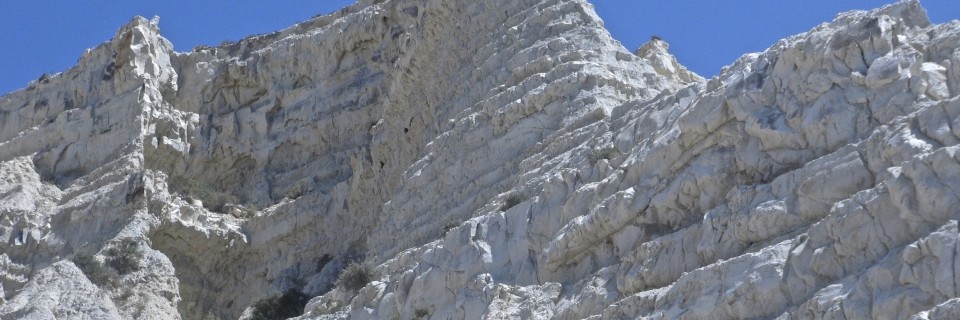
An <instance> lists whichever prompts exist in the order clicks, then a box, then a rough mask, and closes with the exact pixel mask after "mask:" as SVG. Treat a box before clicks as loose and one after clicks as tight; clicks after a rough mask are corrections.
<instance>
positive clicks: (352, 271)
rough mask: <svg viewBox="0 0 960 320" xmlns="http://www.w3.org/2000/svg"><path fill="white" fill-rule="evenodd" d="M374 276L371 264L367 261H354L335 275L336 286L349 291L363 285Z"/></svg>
mask: <svg viewBox="0 0 960 320" xmlns="http://www.w3.org/2000/svg"><path fill="white" fill-rule="evenodd" d="M374 277H375V274H374V270H373V266H371V265H370V264H368V263H364V262H359V261H354V262H352V263H350V264H349V265H347V267H346V268H344V269H343V271H342V272H340V276H338V277H337V282H336V286H337V287H340V288H343V289H345V290H347V291H350V292H356V291H357V290H360V289H362V288H363V287H365V286H366V285H367V284H368V283H370V281H373V278H374Z"/></svg>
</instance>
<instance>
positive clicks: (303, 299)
mask: <svg viewBox="0 0 960 320" xmlns="http://www.w3.org/2000/svg"><path fill="white" fill-rule="evenodd" d="M309 300H310V298H309V297H307V295H306V294H304V293H303V292H300V290H297V289H293V288H291V289H288V290H287V291H286V292H284V293H283V294H279V293H276V294H273V295H270V296H268V297H266V298H263V299H260V301H257V302H255V303H254V304H253V315H252V316H251V317H250V319H254V320H273V319H287V318H293V317H296V316H299V315H302V314H303V308H304V307H305V306H306V305H307V301H309Z"/></svg>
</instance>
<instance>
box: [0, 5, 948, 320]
mask: <svg viewBox="0 0 960 320" xmlns="http://www.w3.org/2000/svg"><path fill="white" fill-rule="evenodd" d="M667 48H668V45H667V44H666V43H665V42H663V41H661V40H652V41H651V42H649V43H647V44H645V45H643V46H642V47H641V48H639V49H637V50H636V52H635V53H630V52H629V51H627V50H626V49H625V48H623V47H622V46H621V45H620V44H619V43H618V42H616V41H615V40H613V39H612V38H611V37H610V35H609V34H608V33H607V32H606V31H605V30H604V29H603V24H602V21H601V20H600V19H599V18H598V17H597V16H596V14H595V13H594V11H593V8H592V7H591V5H590V4H588V3H587V2H585V1H583V0H549V1H532V0H483V1H475V0H469V1H468V0H450V1H448V0H444V1H439V0H386V1H374V0H362V1H360V2H359V3H357V4H355V5H353V6H350V7H348V8H345V9H343V10H341V11H339V12H337V13H334V14H331V15H328V16H322V17H317V18H314V19H311V20H310V21H306V22H303V23H301V24H298V25H296V26H293V27H291V28H289V29H286V30H283V31H279V32H276V33H273V34H268V35H261V36H254V37H250V38H247V39H244V40H242V41H240V42H238V43H235V44H229V45H224V46H221V47H217V48H209V47H201V48H196V49H195V50H194V51H193V52H188V53H181V52H175V51H173V46H172V44H170V43H169V42H168V41H167V40H165V39H164V38H162V37H161V36H160V32H159V29H158V21H157V20H154V21H147V20H145V19H142V18H137V19H134V20H133V21H132V22H130V23H129V24H128V25H126V26H124V27H122V28H120V29H119V30H118V31H117V34H116V36H115V37H114V39H112V40H110V41H108V42H106V43H103V44H101V45H99V46H97V47H96V48H93V49H91V50H89V51H88V52H87V53H86V54H84V56H83V57H81V59H80V61H79V63H78V65H77V66H76V67H74V68H72V69H70V70H67V71H65V72H63V73H60V74H57V75H54V76H51V77H44V78H41V79H38V81H36V82H32V83H31V84H30V85H29V86H28V88H26V89H24V90H21V91H17V92H14V93H11V94H9V95H7V96H4V97H0V234H2V235H3V239H4V241H2V242H0V290H2V293H3V294H2V296H0V299H2V300H0V318H4V319H6V318H26V319H48V318H96V319H110V318H136V319H171V318H173V319H176V318H182V319H215V318H237V317H239V316H241V315H242V314H243V315H247V316H248V315H250V314H251V313H250V311H249V309H248V307H249V306H250V305H251V304H253V303H254V302H255V301H257V300H258V299H260V298H262V297H265V296H268V295H270V294H272V293H274V292H282V291H284V290H287V289H290V288H296V289H299V290H301V291H303V292H304V293H306V294H308V295H310V296H316V298H313V299H312V300H311V301H310V302H309V303H308V304H307V306H306V310H305V314H304V315H303V316H302V318H304V319H341V318H355V319H389V318H400V319H407V318H414V317H417V316H424V317H429V318H432V319H448V318H453V319H460V318H465V319H480V318H483V319H504V318H516V319H547V318H551V319H552V318H556V319H582V318H595V319H622V318H686V319H717V318H780V319H795V318H798V319H799V318H803V319H806V318H839V317H845V318H911V317H913V318H916V319H942V318H952V317H960V303H958V301H960V292H958V289H957V288H958V285H960V281H958V280H956V279H957V277H956V275H957V273H958V272H960V270H958V267H957V263H956V259H958V258H957V256H958V255H957V252H958V250H960V247H958V245H957V239H958V236H960V235H958V222H957V220H958V211H957V209H956V208H958V207H960V131H957V129H954V128H960V99H958V98H957V96H958V93H960V22H958V21H954V22H950V23H946V24H942V25H932V24H931V23H930V22H929V21H928V19H927V17H926V13H925V12H924V11H923V9H922V8H921V7H920V6H919V3H918V2H916V1H903V2H899V3H896V4H894V5H890V6H886V7H883V8H880V9H877V10H873V11H870V12H849V13H844V14H841V15H839V16H838V17H837V18H836V19H835V20H834V21H833V22H830V23H825V24H822V25H820V26H817V27H816V28H814V29H812V30H811V31H809V32H807V33H805V34H801V35H797V36H794V37H790V38H788V39H784V40H782V41H780V42H778V43H776V44H775V45H774V46H773V47H771V48H770V49H768V50H766V51H764V52H762V53H754V54H748V55H745V56H743V57H742V58H740V59H739V60H737V61H736V62H734V63H733V64H732V65H730V66H728V67H726V68H724V69H723V70H722V71H721V73H720V75H718V76H717V77H715V78H713V79H710V80H705V79H703V78H701V77H699V76H697V75H696V74H694V73H692V72H690V71H688V70H686V69H685V68H684V67H683V66H682V65H681V64H680V63H678V62H677V61H676V59H674V58H673V56H671V55H670V54H669V53H668V52H667ZM516 200H519V201H516ZM505 204H509V205H505ZM130 240H132V241H133V243H134V244H135V248H136V250H138V252H142V254H143V258H142V259H141V260H139V261H138V268H137V269H136V270H134V271H131V272H125V273H122V274H119V275H117V276H115V279H114V280H115V281H113V282H106V283H103V282H101V281H91V280H90V278H91V277H88V276H87V275H85V274H84V272H83V271H81V268H83V267H84V266H79V265H78V264H81V265H82V263H74V262H73V261H78V258H77V257H78V256H80V255H82V254H84V253H89V254H92V256H93V258H94V259H95V260H96V261H108V260H109V259H111V257H112V256H111V255H112V254H114V253H113V252H115V249H116V248H118V247H119V246H121V243H125V242H124V241H127V242H129V241H130ZM355 260H365V261H367V262H369V263H372V264H373V265H375V266H376V267H375V271H376V274H375V280H374V281H372V282H370V283H369V284H368V285H366V286H365V287H364V288H362V289H359V290H356V291H351V290H347V288H341V287H334V285H333V282H334V281H333V280H334V279H335V278H336V277H337V275H338V274H339V271H340V270H341V269H342V268H343V266H344V265H346V264H347V263H349V262H350V261H355ZM78 266H79V267H81V268H78ZM94 278H95V277H94ZM245 310H246V311H247V312H246V313H244V311H245Z"/></svg>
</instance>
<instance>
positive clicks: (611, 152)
mask: <svg viewBox="0 0 960 320" xmlns="http://www.w3.org/2000/svg"><path fill="white" fill-rule="evenodd" d="M618 155H620V151H618V150H617V148H614V147H609V148H603V149H600V150H594V151H593V152H591V153H590V164H596V163H597V162H598V161H600V160H601V159H605V160H610V159H613V157H616V156H618Z"/></svg>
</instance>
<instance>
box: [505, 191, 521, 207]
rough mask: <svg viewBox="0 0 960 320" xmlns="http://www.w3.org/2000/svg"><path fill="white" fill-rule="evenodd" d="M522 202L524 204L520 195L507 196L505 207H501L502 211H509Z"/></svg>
mask: <svg viewBox="0 0 960 320" xmlns="http://www.w3.org/2000/svg"><path fill="white" fill-rule="evenodd" d="M521 202H523V195H521V194H519V193H513V194H510V195H509V196H507V199H506V200H504V201H503V205H502V206H500V211H507V210H509V209H510V208H513V207H515V206H516V205H518V204H520V203H521Z"/></svg>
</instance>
